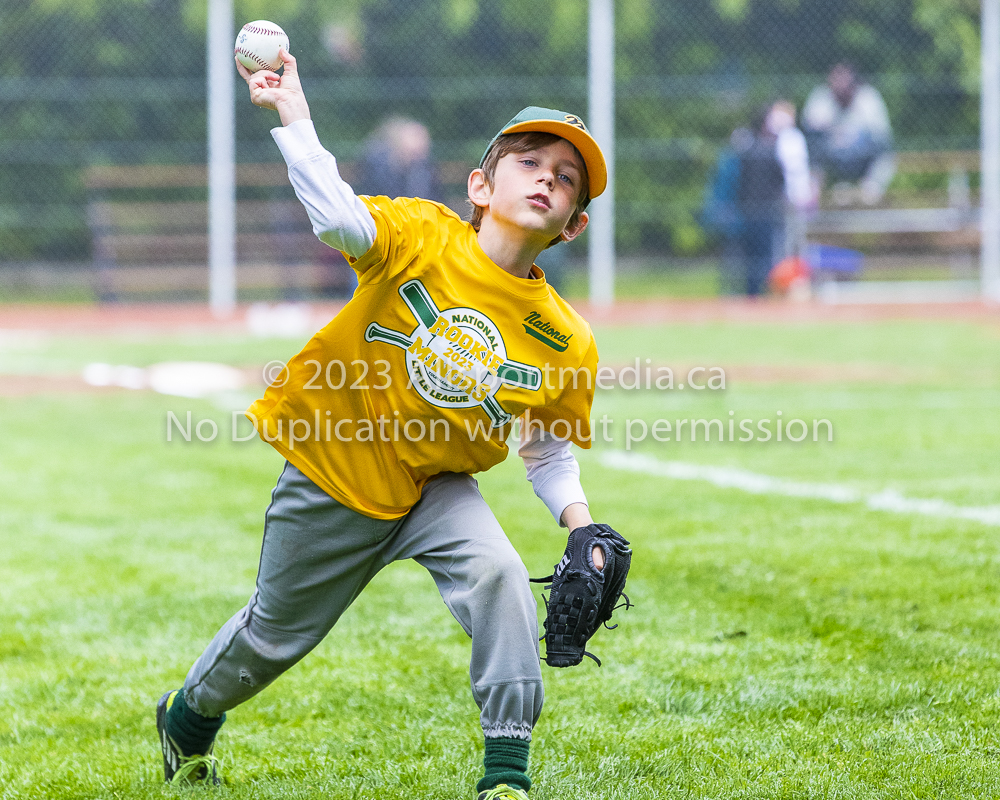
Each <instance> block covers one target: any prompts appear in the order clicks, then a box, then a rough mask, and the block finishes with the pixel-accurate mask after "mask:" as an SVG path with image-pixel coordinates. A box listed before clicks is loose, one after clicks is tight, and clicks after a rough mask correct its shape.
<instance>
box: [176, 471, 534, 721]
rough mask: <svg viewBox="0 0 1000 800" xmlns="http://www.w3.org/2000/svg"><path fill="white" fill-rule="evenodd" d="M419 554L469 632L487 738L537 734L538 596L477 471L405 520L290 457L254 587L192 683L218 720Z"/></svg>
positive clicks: (195, 700) (440, 490)
mask: <svg viewBox="0 0 1000 800" xmlns="http://www.w3.org/2000/svg"><path fill="white" fill-rule="evenodd" d="M407 558H412V559H414V560H415V561H417V562H418V563H419V564H421V565H422V566H424V567H426V568H427V570H428V571H429V572H430V573H431V575H432V576H433V577H434V581H435V582H436V583H437V587H438V590H439V591H440V592H441V597H442V598H443V599H444V602H445V604H446V605H447V606H448V609H449V610H450V611H451V613H452V615H453V616H454V617H455V619H456V620H458V622H459V624H460V625H461V626H462V628H464V629H465V632H466V633H467V634H469V636H471V637H472V659H471V663H470V668H469V671H470V675H471V679H472V695H473V697H474V698H475V701H476V704H477V705H478V706H479V709H480V720H481V722H482V726H483V732H484V733H485V735H486V737H487V738H493V737H500V736H506V737H512V738H518V739H531V729H532V727H533V726H534V724H535V722H537V720H538V716H539V714H540V713H541V710H542V697H543V689H542V674H541V668H540V664H539V655H538V653H539V651H538V623H537V618H536V603H535V599H534V596H533V594H532V592H531V590H530V588H529V584H528V573H527V570H526V569H525V567H524V564H523V563H522V561H521V558H520V556H518V554H517V551H515V550H514V547H513V545H511V543H510V541H509V540H508V539H507V536H506V535H505V534H504V532H503V530H502V529H501V528H500V524H499V523H498V522H497V520H496V517H494V516H493V512H492V511H490V509H489V507H488V506H487V505H486V501H485V500H483V497H482V495H481V494H480V493H479V489H478V485H477V483H476V481H475V480H474V479H473V478H472V477H471V476H469V475H460V474H452V473H449V474H445V475H441V476H439V477H437V478H434V479H433V480H431V481H429V482H428V483H427V484H426V485H425V486H424V490H423V495H422V497H421V499H420V501H419V502H418V503H417V504H416V505H415V506H414V507H413V508H412V509H411V510H410V512H409V513H408V514H407V515H406V516H405V517H403V518H401V519H397V520H378V519H371V518H370V517H366V516H364V515H362V514H359V513H357V512H356V511H353V510H351V509H349V508H347V507H346V506H343V505H341V504H340V503H338V502H337V501H336V500H334V499H333V498H332V497H330V496H329V495H328V494H326V492H324V491H323V490H322V489H320V488H319V487H318V486H317V485H316V484H314V483H313V482H312V481H311V480H309V478H307V477H306V476H305V475H303V474H302V472H300V471H299V470H298V469H297V468H296V467H294V466H293V465H292V464H289V463H286V465H285V469H284V471H283V472H282V473H281V477H280V478H279V479H278V483H277V485H276V486H275V488H274V491H273V493H272V496H271V505H270V507H269V508H268V510H267V514H266V516H265V523H264V543H263V546H262V549H261V556H260V568H259V571H258V575H257V587H256V590H255V591H254V593H253V595H252V596H251V597H250V601H249V602H248V603H247V605H246V607H245V608H243V609H242V610H241V611H239V612H238V613H237V614H236V615H235V616H234V617H233V618H232V619H230V620H229V621H228V622H227V623H226V624H225V625H224V626H223V627H222V629H221V630H220V631H219V632H218V633H217V634H216V635H215V638H214V639H213V640H212V642H211V644H209V646H208V648H207V649H206V650H205V652H204V653H203V654H202V655H201V657H200V658H199V659H198V660H197V661H196V662H195V664H194V666H193V667H191V671H190V672H189V673H188V676H187V680H186V681H185V684H184V696H185V698H186V699H187V702H188V704H189V705H190V706H191V708H192V709H194V710H195V711H196V712H198V713H199V714H201V715H203V716H208V717H217V716H219V715H221V714H222V713H223V712H224V711H228V710H229V709H231V708H234V707H235V706H238V705H239V704H240V703H242V702H244V701H245V700H248V699H249V698H251V697H253V696H254V695H255V694H257V693H258V692H259V691H261V690H262V689H263V688H264V687H265V686H267V685H268V684H270V683H271V682H272V681H273V680H274V679H275V678H277V677H278V676H279V675H280V674H281V673H282V672H284V671H285V670H287V669H288V668H289V667H291V666H292V665H293V664H295V663H296V662H297V661H298V660H299V659H301V658H302V657H303V656H305V655H306V653H308V652H309V651H310V650H312V649H313V648H314V647H315V646H316V645H317V644H319V643H320V641H322V639H323V637H325V636H326V634H327V633H328V632H329V631H330V629H331V628H332V627H333V626H334V624H335V623H336V622H337V620H338V619H339V618H340V615H341V614H343V613H344V611H345V610H346V609H347V607H348V606H349V605H350V604H351V603H352V602H353V601H354V599H355V598H356V597H357V596H358V595H359V594H360V593H361V590H362V589H364V588H365V586H366V585H367V584H368V582H369V581H370V580H371V579H372V578H374V577H375V575H376V574H377V573H378V571H379V570H381V569H382V568H383V567H384V566H386V565H388V564H390V563H392V562H393V561H400V560H402V559H407Z"/></svg>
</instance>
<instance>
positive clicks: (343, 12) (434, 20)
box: [0, 0, 979, 263]
mask: <svg viewBox="0 0 1000 800" xmlns="http://www.w3.org/2000/svg"><path fill="white" fill-rule="evenodd" d="M210 1H211V0H5V2H4V3H3V5H2V7H0V30H3V31H4V32H5V42H6V46H5V47H4V48H3V50H2V52H0V65H2V68H0V100H2V107H3V113H2V114H0V262H7V263H21V262H38V261H50V262H81V261H86V260H87V259H88V258H89V257H90V247H91V242H90V233H89V231H88V228H87V222H86V201H87V196H86V190H85V186H84V181H83V175H84V171H85V169H86V168H87V167H88V166H89V165H93V164H101V163H112V164H117V163H127V164H144V163H204V160H205V158H206V147H205V126H206V115H205V94H206V89H205V80H206V78H205V72H206V58H205V28H206V18H207V5H206V2H210ZM585 13H586V3H584V2H582V0H549V1H548V2H545V3H539V2H538V1H537V0H408V2H406V3H400V2H398V0H338V1H337V2H331V1H329V0H327V1H326V2H309V1H307V0H268V2H266V3H265V2H263V0H237V2H236V25H237V27H238V26H239V25H241V24H242V23H243V22H246V21H249V20H252V19H260V18H267V19H272V20H274V21H276V22H278V23H279V24H280V25H282V27H284V29H285V30H286V32H287V33H288V34H289V37H290V40H291V42H292V49H293V52H295V54H296V55H297V57H298V59H299V62H300V69H301V72H302V74H303V78H304V84H305V88H306V92H307V94H308V96H309V97H310V100H311V104H312V107H313V117H314V119H315V121H316V125H317V128H318V130H319V133H320V137H321V139H322V140H323V141H324V143H325V144H326V145H327V147H328V148H329V149H331V151H333V152H334V154H335V155H337V156H338V158H340V159H342V160H347V161H349V160H350V159H352V158H354V157H355V156H356V155H357V154H358V152H359V148H360V146H361V142H362V140H363V138H364V137H365V135H366V134H367V133H368V132H369V131H370V130H371V129H373V128H374V127H375V126H376V125H377V124H378V123H379V121H380V120H381V119H382V118H383V117H385V116H386V115H387V114H390V113H397V114H405V115H409V116H412V117H415V118H417V119H418V120H420V121H422V122H424V123H425V124H426V125H427V126H428V127H429V128H430V131H431V134H432V137H433V140H434V151H435V155H436V157H437V158H438V159H440V160H446V161H460V162H465V163H467V164H468V165H469V166H470V167H471V166H474V164H475V162H476V161H477V160H478V157H479V155H480V153H481V150H482V147H483V146H484V144H485V142H486V141H488V140H489V138H490V137H491V136H492V135H493V133H494V132H495V131H496V129H497V128H498V127H499V126H500V125H501V124H502V123H503V122H505V121H506V120H507V119H509V118H510V117H511V116H513V114H514V113H515V112H516V111H517V110H518V109H520V108H521V107H523V106H525V105H548V106H552V107H556V108H562V109H565V110H572V111H575V112H582V113H583V115H584V116H586V110H587V109H586V101H587V91H586V85H587V84H586V70H587V41H586V34H587V20H586V17H585ZM616 17H617V27H616V49H617V54H616V69H617V78H616V93H617V136H618V141H617V154H616V155H617V159H618V181H617V187H616V190H617V209H616V216H617V226H618V227H617V230H618V237H619V242H618V244H619V248H620V251H621V252H622V253H624V254H642V253H655V254H658V255H673V256H683V255H689V254H694V253H700V252H704V251H705V249H706V248H707V247H708V246H709V244H710V243H709V242H707V241H706V239H705V236H704V234H703V233H702V231H701V228H700V227H699V226H698V224H697V212H698V208H699V205H700V202H701V196H702V191H703V187H704V182H705V179H706V175H707V173H708V171H709V169H710V167H711V164H712V163H713V160H714V158H715V155H716V153H717V151H718V149H719V147H720V145H721V144H722V143H724V142H725V140H726V139H727V137H728V136H729V134H730V132H731V131H732V130H733V128H734V127H736V126H738V125H740V124H743V123H745V122H746V120H747V119H748V117H749V115H750V114H751V113H752V111H753V109H754V107H755V106H756V105H758V104H759V103H760V102H762V101H763V100H765V99H767V98H772V97H775V96H778V95H782V96H785V97H788V98H790V99H792V100H794V101H795V102H796V103H797V104H798V106H799V107H800V108H801V104H802V102H803V100H804V98H805V96H806V94H807V93H808V91H809V90H810V89H811V88H812V87H813V86H814V85H816V84H817V83H819V82H821V81H822V80H823V78H824V75H825V73H826V71H827V70H828V68H829V67H830V65H831V64H832V63H834V62H835V61H837V60H840V59H849V60H851V61H853V62H854V63H855V64H856V65H857V66H858V67H859V68H860V70H861V71H862V73H863V74H864V75H865V76H866V77H867V78H868V79H869V80H870V81H871V82H872V83H873V84H874V85H876V86H877V87H878V88H879V89H880V90H881V91H882V93H883V96H884V97H885V99H886V102H887V104H888V106H889V110H890V114H891V117H892V120H893V124H894V128H895V135H896V142H897V146H898V148H899V149H900V150H927V149H974V148H976V147H978V125H979V121H978V120H979V97H978V84H979V3H978V2H977V0H842V1H841V2H837V3H831V2H829V0H710V2H705V0H618V1H617V3H616ZM234 38H235V31H234ZM237 118H238V130H239V133H238V137H237V138H238V141H237V157H238V159H239V160H240V161H247V162H265V161H266V162H274V161H278V160H279V158H280V157H279V154H278V152H277V149H276V147H274V145H273V143H272V142H271V139H270V136H269V134H268V130H269V128H270V127H272V126H273V125H275V124H276V117H275V116H274V115H273V114H270V113H269V112H266V111H262V110H259V109H256V108H254V107H252V106H251V105H250V103H249V101H248V100H247V98H246V95H245V93H244V91H243V90H242V88H241V87H240V86H238V87H237Z"/></svg>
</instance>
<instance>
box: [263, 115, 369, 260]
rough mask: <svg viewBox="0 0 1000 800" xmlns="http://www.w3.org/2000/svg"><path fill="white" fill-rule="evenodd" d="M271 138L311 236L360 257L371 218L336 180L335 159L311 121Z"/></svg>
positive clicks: (276, 132)
mask: <svg viewBox="0 0 1000 800" xmlns="http://www.w3.org/2000/svg"><path fill="white" fill-rule="evenodd" d="M271 136H273V137H274V141H275V142H277V144H278V148H279V149H280V150H281V155H282V156H283V157H284V159H285V163H286V164H288V178H289V180H290V181H291V182H292V187H293V188H294V189H295V194H296V196H297V197H298V198H299V200H300V201H301V202H302V205H303V206H305V209H306V213H307V214H308V215H309V221H310V222H312V227H313V233H315V234H316V236H318V237H319V239H320V241H322V242H323V243H324V244H328V245H330V247H333V248H335V249H337V250H340V251H341V252H342V253H346V254H347V255H349V256H351V257H352V258H361V256H363V255H364V254H365V253H367V252H368V250H369V249H371V246H372V244H373V243H374V242H375V219H374V218H373V217H372V213H371V211H369V210H368V206H366V205H365V204H364V203H363V202H362V201H361V198H359V197H358V196H357V195H356V194H355V193H354V190H353V189H352V188H351V187H350V185H349V184H348V183H347V181H345V180H344V179H343V178H341V177H340V172H339V171H338V169H337V159H335V158H334V157H333V155H332V154H331V153H330V152H329V151H328V150H327V149H326V148H324V147H323V145H322V144H321V143H320V141H319V137H318V136H317V135H316V129H315V128H314V127H313V124H312V120H308V119H300V120H298V121H297V122H293V123H292V124H291V125H288V126H286V127H284V128H275V129H274V130H272V131H271Z"/></svg>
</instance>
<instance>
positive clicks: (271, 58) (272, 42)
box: [234, 19, 288, 72]
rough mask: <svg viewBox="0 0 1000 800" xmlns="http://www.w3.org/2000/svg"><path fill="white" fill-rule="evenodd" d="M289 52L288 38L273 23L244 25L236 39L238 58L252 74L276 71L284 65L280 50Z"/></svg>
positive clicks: (264, 21) (261, 21)
mask: <svg viewBox="0 0 1000 800" xmlns="http://www.w3.org/2000/svg"><path fill="white" fill-rule="evenodd" d="M280 47H284V48H285V49H286V50H288V37H287V36H285V32H284V31H283V30H281V28H279V27H278V26H277V25H275V24H274V23H273V22H268V21H267V20H266V19H259V20H256V21H255V22H248V23H247V24H246V25H244V26H243V27H242V28H241V29H240V32H239V35H238V36H237V37H236V48H235V51H234V52H235V53H236V57H237V58H238V59H239V61H240V63H241V64H242V65H243V66H244V67H246V68H247V69H248V70H250V71H251V72H256V71H257V70H259V69H269V70H276V69H278V67H280V66H281V65H282V63H284V62H282V60H281V58H280V57H279V56H278V48H280Z"/></svg>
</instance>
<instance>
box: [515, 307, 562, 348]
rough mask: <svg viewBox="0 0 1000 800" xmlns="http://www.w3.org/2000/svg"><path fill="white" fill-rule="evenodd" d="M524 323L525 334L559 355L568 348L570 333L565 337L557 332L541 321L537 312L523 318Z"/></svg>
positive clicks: (540, 316)
mask: <svg viewBox="0 0 1000 800" xmlns="http://www.w3.org/2000/svg"><path fill="white" fill-rule="evenodd" d="M524 323H525V325H524V332H525V333H527V334H528V335H530V336H534V337H535V338H536V339H538V341H540V342H542V343H543V344H546V345H548V346H549V347H551V348H552V349H553V350H558V351H559V352H560V353H562V352H564V351H565V350H566V348H567V347H569V340H570V339H572V338H573V334H572V333H571V334H569V335H566V334H565V333H560V332H559V331H557V330H556V329H555V328H553V327H552V325H550V324H549V323H548V322H546V321H545V320H543V319H542V315H541V314H539V313H538V312H537V311H532V312H531V313H530V314H528V316H526V317H525V318H524Z"/></svg>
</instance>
